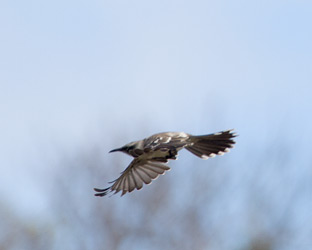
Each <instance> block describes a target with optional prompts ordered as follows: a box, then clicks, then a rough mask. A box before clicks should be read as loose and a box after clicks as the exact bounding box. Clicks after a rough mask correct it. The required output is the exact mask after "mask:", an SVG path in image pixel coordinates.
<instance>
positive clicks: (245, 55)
mask: <svg viewBox="0 0 312 250" xmlns="http://www.w3.org/2000/svg"><path fill="white" fill-rule="evenodd" d="M311 23H312V3H311V2H310V1H303V0H302V1H261V2H258V1H232V2H229V1H180V0H179V1H177V0H176V1H111V0H110V1H99V0H97V1H82V0H80V1H38V0H33V1H2V2H1V3H0V32H1V34H0V114H1V123H0V138H1V142H0V176H1V177H0V178H1V182H0V189H1V196H2V197H3V198H4V200H5V201H7V202H9V203H10V204H13V205H14V206H22V207H23V208H26V210H32V209H35V210H36V209H38V210H40V208H37V207H35V208H34V207H32V205H33V204H30V203H29V202H27V201H28V200H29V199H32V198H33V199H36V200H38V204H41V205H38V204H37V206H38V207H41V208H42V207H44V206H45V205H44V200H42V201H41V195H42V194H41V193H40V190H38V186H39V184H41V182H40V181H39V180H38V179H40V178H42V174H43V173H45V172H47V173H49V171H52V170H51V169H50V168H51V166H52V165H53V164H50V165H49V164H47V161H53V160H55V159H56V158H57V155H58V153H59V152H58V151H61V150H64V151H66V152H71V151H74V150H75V149H76V148H77V147H79V148H80V147H81V145H83V144H86V145H88V143H96V142H97V141H100V140H103V138H104V136H103V132H104V131H105V132H108V134H109V135H111V136H109V138H107V141H105V142H104V143H103V142H102V143H103V144H104V145H105V146H104V148H105V152H103V153H104V154H106V153H107V151H108V150H109V149H111V148H114V147H116V146H119V144H117V145H116V144H115V142H114V140H116V138H115V137H112V136H116V135H117V134H118V138H117V140H118V142H119V143H120V142H124V143H126V142H128V141H129V140H136V139H140V138H142V137H145V136H147V135H148V134H149V133H155V132H161V131H167V130H176V131H185V132H189V133H193V134H205V133H210V132H214V131H218V130H223V129H230V128H235V129H236V130H237V131H238V133H239V134H240V138H239V139H238V140H239V144H238V146H237V147H238V148H239V149H237V154H236V155H235V156H233V157H237V158H240V159H242V158H244V157H246V156H247V155H248V156H250V157H251V158H253V157H257V152H258V153H259V154H260V153H261V151H266V152H270V150H269V149H267V148H266V145H268V144H267V143H271V142H272V141H275V140H280V141H281V143H282V144H286V145H289V147H288V148H290V149H291V150H290V151H291V154H294V156H296V157H297V162H296V164H298V165H299V166H300V165H301V164H303V163H307V162H308V161H309V162H310V164H311V159H310V158H309V155H310V147H311V146H310V141H311V136H312V133H311V127H312V122H311V108H312V105H311V91H312V88H311V84H312V76H311V70H312V61H311V60H312V46H311V44H312V31H311ZM212 118H213V119H212ZM105 140H106V139H105ZM285 147H286V146H285ZM107 157H111V156H107ZM298 172H299V173H300V174H302V175H304V173H306V172H304V170H302V171H298ZM38 173H39V174H38ZM309 173H311V172H309ZM38 176H39V177H38ZM298 178H299V177H298ZM20 186H23V188H24V189H28V190H29V192H27V193H24V195H23V196H22V197H20V198H19V200H18V201H16V199H14V198H12V196H11V194H12V193H15V192H20Z"/></svg>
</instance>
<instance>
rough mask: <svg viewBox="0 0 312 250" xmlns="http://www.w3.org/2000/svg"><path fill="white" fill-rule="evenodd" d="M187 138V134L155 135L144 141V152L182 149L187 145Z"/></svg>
mask: <svg viewBox="0 0 312 250" xmlns="http://www.w3.org/2000/svg"><path fill="white" fill-rule="evenodd" d="M187 138H188V135H187V134H185V133H179V132H169V133H160V134H156V135H153V136H151V137H149V138H146V139H145V141H144V151H145V152H149V151H151V150H153V151H155V150H161V149H164V148H166V149H177V148H182V147H185V146H186V145H187V144H188V142H187Z"/></svg>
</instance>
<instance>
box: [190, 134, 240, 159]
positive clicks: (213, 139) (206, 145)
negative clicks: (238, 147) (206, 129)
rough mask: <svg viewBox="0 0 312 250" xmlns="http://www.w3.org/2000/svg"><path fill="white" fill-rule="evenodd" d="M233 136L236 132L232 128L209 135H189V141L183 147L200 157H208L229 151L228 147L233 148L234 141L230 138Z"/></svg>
mask: <svg viewBox="0 0 312 250" xmlns="http://www.w3.org/2000/svg"><path fill="white" fill-rule="evenodd" d="M234 137H236V134H235V133H234V132H233V130H227V131H222V132H219V133H215V134H209V135H200V136H190V138H189V140H190V142H191V143H190V145H189V146H186V147H185V149H187V150H188V151H190V152H191V153H193V154H194V155H196V156H198V157H200V158H202V159H208V158H209V157H214V156H216V155H223V154H224V153H226V152H229V151H230V150H229V149H230V148H233V144H235V141H234V140H232V138H234Z"/></svg>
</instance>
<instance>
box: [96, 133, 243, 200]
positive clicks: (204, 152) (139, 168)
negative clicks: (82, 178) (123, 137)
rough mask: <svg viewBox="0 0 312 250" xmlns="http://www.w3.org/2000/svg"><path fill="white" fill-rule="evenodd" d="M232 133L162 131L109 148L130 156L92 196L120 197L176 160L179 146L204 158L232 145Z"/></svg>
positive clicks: (220, 152)
mask: <svg viewBox="0 0 312 250" xmlns="http://www.w3.org/2000/svg"><path fill="white" fill-rule="evenodd" d="M236 136H237V134H236V133H234V130H233V129H231V130H225V131H221V132H217V133H213V134H207V135H199V136H195V135H191V134H187V133H184V132H165V133H158V134H154V135H152V136H150V137H147V138H145V139H143V140H140V141H134V142H130V143H128V144H126V145H124V146H122V147H120V148H116V149H113V150H111V151H109V153H112V152H123V153H125V154H127V155H130V156H132V157H133V158H134V159H133V160H132V162H131V163H130V164H129V166H128V167H127V168H126V169H125V170H124V171H123V172H121V174H120V176H119V177H118V178H117V179H115V180H114V181H111V182H109V184H111V186H109V187H107V188H104V189H100V188H94V191H95V192H96V193H95V194H94V195H95V196H100V197H101V196H106V195H107V194H109V193H111V192H113V194H116V193H118V192H120V191H121V196H123V195H124V194H126V193H127V192H129V193H130V192H132V191H133V190H134V189H137V190H140V189H141V188H142V187H143V184H150V183H151V182H152V180H154V179H156V178H157V177H158V176H159V175H163V174H164V173H165V171H168V170H170V167H168V165H166V163H167V162H168V160H176V159H177V155H178V152H179V151H180V150H181V149H183V148H185V149H186V150H188V151H189V152H191V153H192V154H194V155H195V156H197V157H200V158H201V159H204V160H206V159H208V158H212V157H214V156H216V155H223V154H224V153H226V152H229V151H230V148H233V146H234V144H235V141H234V140H233V138H234V137H236Z"/></svg>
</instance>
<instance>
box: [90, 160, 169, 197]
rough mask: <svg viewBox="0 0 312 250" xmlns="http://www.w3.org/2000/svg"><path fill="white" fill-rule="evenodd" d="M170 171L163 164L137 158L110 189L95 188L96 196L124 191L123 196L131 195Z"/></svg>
mask: <svg viewBox="0 0 312 250" xmlns="http://www.w3.org/2000/svg"><path fill="white" fill-rule="evenodd" d="M169 169H170V168H169V167H168V166H167V165H166V164H164V163H163V162H159V161H151V160H142V159H139V158H135V159H134V160H133V161H132V162H131V163H130V165H129V166H128V167H127V168H126V169H125V170H124V171H123V172H122V173H121V175H120V177H119V178H118V179H116V180H114V181H112V182H110V183H113V184H112V185H111V186H110V187H108V188H105V189H98V188H94V190H95V191H96V192H97V193H96V194H95V196H105V195H107V194H108V193H110V192H114V194H116V193H118V192H119V191H122V194H121V196H123V195H124V194H125V193H127V192H129V193H130V192H132V191H133V190H134V189H138V190H139V189H141V188H142V187H143V183H145V184H149V183H151V182H152V180H154V179H156V178H157V177H158V176H159V175H160V174H164V173H165V171H166V170H169Z"/></svg>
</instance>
